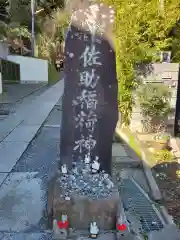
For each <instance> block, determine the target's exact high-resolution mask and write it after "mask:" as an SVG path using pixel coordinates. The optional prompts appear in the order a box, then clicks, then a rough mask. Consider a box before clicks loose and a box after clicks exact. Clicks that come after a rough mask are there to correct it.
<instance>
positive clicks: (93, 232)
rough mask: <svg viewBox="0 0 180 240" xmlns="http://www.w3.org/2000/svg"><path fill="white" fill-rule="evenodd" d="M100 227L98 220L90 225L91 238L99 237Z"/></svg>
mask: <svg viewBox="0 0 180 240" xmlns="http://www.w3.org/2000/svg"><path fill="white" fill-rule="evenodd" d="M98 233H99V228H98V226H97V223H96V222H92V223H91V225H90V238H93V239H96V238H97V237H98Z"/></svg>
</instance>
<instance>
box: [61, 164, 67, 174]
mask: <svg viewBox="0 0 180 240" xmlns="http://www.w3.org/2000/svg"><path fill="white" fill-rule="evenodd" d="M61 173H63V174H67V165H66V164H63V165H62V166H61Z"/></svg>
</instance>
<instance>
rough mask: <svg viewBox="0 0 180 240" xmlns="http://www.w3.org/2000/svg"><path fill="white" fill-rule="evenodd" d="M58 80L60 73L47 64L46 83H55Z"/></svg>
mask: <svg viewBox="0 0 180 240" xmlns="http://www.w3.org/2000/svg"><path fill="white" fill-rule="evenodd" d="M59 78H60V73H59V72H57V71H56V68H55V66H54V65H53V64H51V63H49V65H48V83H49V84H53V83H56V82H57V81H58V80H59Z"/></svg>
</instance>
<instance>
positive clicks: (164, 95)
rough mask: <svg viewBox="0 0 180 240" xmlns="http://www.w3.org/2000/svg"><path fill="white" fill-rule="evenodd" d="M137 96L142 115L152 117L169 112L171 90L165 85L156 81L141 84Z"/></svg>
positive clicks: (165, 114) (162, 115) (161, 115)
mask: <svg viewBox="0 0 180 240" xmlns="http://www.w3.org/2000/svg"><path fill="white" fill-rule="evenodd" d="M137 96H138V101H139V103H140V108H141V113H142V115H143V117H145V118H146V117H149V118H151V119H153V118H155V117H156V118H157V117H164V116H167V115H168V114H169V113H170V110H171V106H170V98H171V92H170V89H169V88H168V87H167V86H166V85H164V84H158V83H147V84H143V85H142V86H141V87H140V88H139V90H138V92H137Z"/></svg>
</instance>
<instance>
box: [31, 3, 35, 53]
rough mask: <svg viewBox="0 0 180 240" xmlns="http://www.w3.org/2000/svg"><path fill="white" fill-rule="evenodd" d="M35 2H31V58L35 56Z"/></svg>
mask: <svg viewBox="0 0 180 240" xmlns="http://www.w3.org/2000/svg"><path fill="white" fill-rule="evenodd" d="M34 1H35V0H31V54H32V57H34V55H35V32H34V25H35V2H34Z"/></svg>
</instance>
